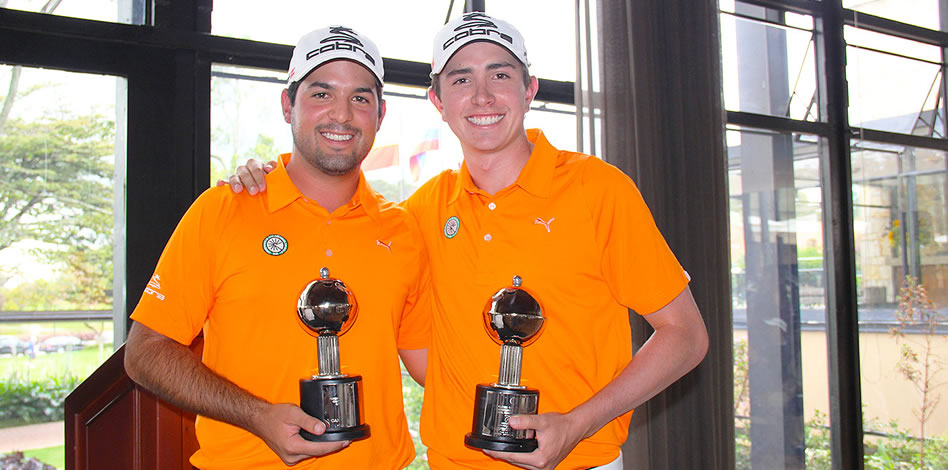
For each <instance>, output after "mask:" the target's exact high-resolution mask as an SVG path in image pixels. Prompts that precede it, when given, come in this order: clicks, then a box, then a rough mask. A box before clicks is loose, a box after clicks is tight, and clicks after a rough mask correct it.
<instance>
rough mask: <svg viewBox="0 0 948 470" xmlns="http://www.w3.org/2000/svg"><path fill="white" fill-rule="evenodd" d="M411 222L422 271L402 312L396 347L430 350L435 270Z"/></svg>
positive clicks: (417, 274) (417, 275)
mask: <svg viewBox="0 0 948 470" xmlns="http://www.w3.org/2000/svg"><path fill="white" fill-rule="evenodd" d="M408 218H409V219H410V223H411V224H412V225H413V228H414V229H415V230H414V233H415V246H416V247H418V251H419V254H418V257H417V258H418V270H417V271H416V276H415V283H414V285H413V288H412V290H411V292H410V293H409V295H408V297H407V299H406V301H405V306H404V309H403V310H402V317H401V321H400V322H399V328H398V332H397V334H396V338H395V343H396V345H397V347H398V348H399V349H423V348H427V347H428V344H429V343H430V340H431V322H432V320H431V319H432V309H433V307H434V306H433V303H434V299H433V298H434V292H432V289H431V270H430V268H429V266H428V252H427V250H426V249H425V243H424V240H422V239H421V234H420V232H419V231H418V230H417V223H416V222H415V220H414V219H413V218H411V217H408Z"/></svg>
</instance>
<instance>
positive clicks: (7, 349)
mask: <svg viewBox="0 0 948 470" xmlns="http://www.w3.org/2000/svg"><path fill="white" fill-rule="evenodd" d="M28 347H29V343H27V342H26V341H23V340H22V339H20V338H17V337H16V336H10V335H2V336H0V354H11V355H12V354H26V349H27V348H28Z"/></svg>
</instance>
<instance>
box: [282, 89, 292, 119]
mask: <svg viewBox="0 0 948 470" xmlns="http://www.w3.org/2000/svg"><path fill="white" fill-rule="evenodd" d="M280 104H281V105H282V106H283V120H284V121H286V122H287V124H289V123H290V116H292V114H293V103H291V102H290V91H289V90H287V89H286V88H284V89H283V93H282V94H281V95H280Z"/></svg>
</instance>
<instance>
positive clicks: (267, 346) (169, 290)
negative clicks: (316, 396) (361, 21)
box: [125, 26, 430, 469]
mask: <svg viewBox="0 0 948 470" xmlns="http://www.w3.org/2000/svg"><path fill="white" fill-rule="evenodd" d="M383 73H384V72H383V69H382V57H381V55H380V54H379V53H378V49H377V48H376V47H375V45H374V44H373V43H372V42H371V41H369V40H368V39H367V38H366V37H364V36H360V35H359V34H358V33H356V32H355V31H353V30H352V29H350V28H345V27H341V26H334V27H329V28H324V29H320V30H316V31H313V32H312V33H310V34H307V35H306V36H303V38H302V39H300V42H299V44H298V45H297V46H296V48H295V49H294V52H293V57H292V59H291V61H290V69H289V78H288V80H287V82H288V87H287V89H285V90H284V91H283V93H282V97H281V101H282V108H283V116H284V119H285V120H286V122H287V123H289V124H290V126H291V131H292V135H293V150H292V153H289V154H284V155H282V156H281V157H280V158H279V159H278V163H277V168H276V169H275V170H274V171H273V172H272V173H271V174H270V175H268V176H267V182H268V183H269V187H270V190H269V191H268V192H267V195H266V196H264V197H250V196H248V195H247V194H236V195H235V194H232V193H231V192H230V191H229V190H227V189H226V188H212V189H209V190H207V191H205V192H204V193H203V194H202V195H201V196H200V197H199V198H198V199H197V200H196V201H195V202H194V204H193V205H192V206H191V207H190V209H189V210H188V212H187V213H186V214H185V215H184V217H183V218H182V219H181V221H180V223H179V225H178V227H177V228H176V229H175V231H174V234H173V235H172V236H171V239H170V240H169V241H168V244H167V246H166V247H165V250H164V252H163V253H162V255H161V258H160V259H159V261H158V266H157V267H156V269H155V274H154V276H153V277H152V280H151V282H150V283H149V285H148V287H147V288H146V289H145V292H144V294H143V295H142V298H141V301H140V302H139V304H138V307H137V308H136V309H135V312H134V313H133V314H132V317H131V318H132V319H133V320H134V321H135V322H134V324H133V325H132V328H131V331H130V333H129V337H128V341H127V343H126V355H125V367H126V369H127V371H128V374H129V376H130V377H132V379H133V380H135V381H136V382H138V383H140V384H142V385H143V386H145V387H146V388H148V389H150V390H152V391H153V392H155V393H156V394H157V395H158V396H159V397H161V398H163V399H165V400H167V401H169V402H171V403H174V404H176V405H178V406H181V407H182V408H184V409H188V410H191V411H193V412H195V413H197V414H198V415H199V416H198V420H197V424H196V432H197V437H198V442H199V444H200V449H199V450H198V451H197V452H196V453H195V454H194V455H193V456H192V457H191V463H192V464H194V465H195V466H196V467H198V468H202V469H242V468H246V469H261V468H262V469H267V468H274V469H276V468H281V469H282V468H286V467H285V465H294V464H299V465H298V466H297V467H296V468H327V469H328V468H387V469H394V468H403V467H405V466H407V465H408V464H409V463H410V462H411V461H412V460H413V458H414V445H413V443H412V441H411V437H410V435H409V433H408V427H407V422H406V419H405V414H404V412H403V404H402V394H401V373H400V367H399V357H401V359H402V360H403V361H404V363H405V366H406V368H407V369H408V370H409V372H410V373H411V374H412V375H413V376H414V377H416V378H418V380H420V381H423V374H424V368H425V355H426V350H425V348H426V345H427V338H428V334H429V329H430V326H429V320H428V318H429V315H428V313H429V312H427V311H426V310H427V308H428V305H427V303H426V301H425V296H424V295H423V293H424V292H426V290H427V283H428V269H427V265H426V263H425V260H426V254H425V252H424V244H423V243H422V242H421V237H420V234H419V232H418V229H417V226H416V222H415V221H414V219H413V218H412V217H411V215H409V214H408V213H407V212H406V211H405V210H404V209H403V208H400V207H399V206H397V205H395V204H392V203H390V202H388V201H385V200H384V199H383V198H382V197H381V196H380V195H379V194H378V193H376V192H374V191H373V190H372V189H371V188H370V187H369V186H368V184H367V182H366V180H365V177H364V175H362V172H361V171H360V169H359V166H360V164H361V162H362V160H363V159H364V158H365V157H366V155H367V154H368V152H369V150H370V149H371V147H372V144H373V142H374V140H375V134H376V132H377V131H378V129H379V126H380V125H381V122H382V118H383V117H384V115H385V103H384V101H383V100H382V79H383ZM321 267H327V268H329V270H330V273H331V275H332V277H333V278H336V279H339V280H342V281H344V282H345V284H346V285H347V287H348V288H349V289H350V290H351V291H352V292H353V294H354V295H355V297H356V299H357V302H358V306H359V311H358V318H357V321H355V322H354V323H353V324H352V326H351V328H350V329H349V330H348V331H347V332H346V334H344V335H342V336H340V337H339V339H338V341H339V349H340V353H339V356H340V359H341V368H342V369H343V371H351V373H353V374H359V375H361V376H362V378H363V384H364V393H362V398H363V400H364V403H363V406H362V412H363V415H364V417H365V422H366V423H367V424H369V425H370V426H371V435H370V436H369V437H368V438H366V439H361V440H355V441H351V442H349V441H337V442H310V441H308V440H305V439H303V438H302V437H301V436H300V431H301V430H305V431H307V432H309V433H312V434H314V435H317V436H318V435H321V434H323V433H324V432H325V431H326V426H327V424H326V423H324V422H322V421H321V420H319V419H317V418H314V417H312V416H309V415H308V414H306V413H305V412H304V411H303V410H302V409H301V408H300V407H299V406H298V403H299V398H300V395H299V381H300V379H304V378H308V377H309V376H311V375H312V374H313V372H314V369H315V367H316V360H317V348H316V343H317V341H316V338H314V337H313V336H312V335H311V334H310V332H309V330H308V329H307V328H304V326H303V324H302V322H301V321H300V320H299V319H298V318H297V312H296V311H297V300H298V299H299V298H300V295H301V293H302V292H303V291H304V289H305V288H306V287H307V285H308V284H309V283H310V282H311V281H313V280H315V279H318V278H320V268H321ZM202 331H203V334H204V351H203V359H199V358H198V357H196V356H194V355H193V354H192V353H191V352H190V351H189V350H188V348H187V345H189V344H191V342H192V341H193V340H194V339H195V337H197V336H198V335H199V334H200V333H202ZM313 457H315V458H313Z"/></svg>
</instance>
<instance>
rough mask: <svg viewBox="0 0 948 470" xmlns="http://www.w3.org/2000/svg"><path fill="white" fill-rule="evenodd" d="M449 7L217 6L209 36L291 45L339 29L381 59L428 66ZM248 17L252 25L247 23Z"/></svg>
mask: <svg viewBox="0 0 948 470" xmlns="http://www.w3.org/2000/svg"><path fill="white" fill-rule="evenodd" d="M449 5H450V2H445V1H442V0H423V1H414V2H410V3H404V2H379V1H376V0H350V1H347V2H346V3H345V4H344V5H339V4H333V3H329V2H323V1H299V0H272V1H270V2H268V3H267V7H266V8H261V7H260V4H259V3H258V2H253V1H246V0H218V1H215V2H214V11H213V12H212V17H211V33H213V34H214V35H217V36H230V37H238V38H243V39H253V40H255V41H266V42H275V43H280V44H291V45H295V44H296V42H297V41H298V40H299V37H300V35H301V34H304V33H306V32H308V31H312V30H314V29H316V28H321V27H324V26H329V25H335V24H340V25H345V26H348V27H350V28H353V29H355V30H356V31H358V32H359V33H361V34H364V35H366V36H368V37H370V38H372V41H373V42H375V44H376V45H377V46H378V48H379V52H381V54H382V57H397V58H399V59H402V60H412V61H416V62H424V63H431V44H432V40H433V39H434V37H435V34H436V33H437V32H438V30H439V29H441V26H442V25H443V24H444V23H445V18H446V17H447V16H448V8H449ZM463 8H464V2H460V1H459V2H454V5H453V7H452V9H451V14H450V17H451V18H454V17H455V16H457V15H460V14H461V12H462V11H463ZM249 11H252V12H253V21H247V18H248V16H247V15H248V12H249ZM267 25H269V26H267Z"/></svg>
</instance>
